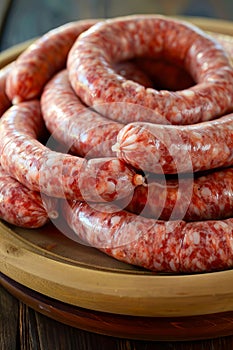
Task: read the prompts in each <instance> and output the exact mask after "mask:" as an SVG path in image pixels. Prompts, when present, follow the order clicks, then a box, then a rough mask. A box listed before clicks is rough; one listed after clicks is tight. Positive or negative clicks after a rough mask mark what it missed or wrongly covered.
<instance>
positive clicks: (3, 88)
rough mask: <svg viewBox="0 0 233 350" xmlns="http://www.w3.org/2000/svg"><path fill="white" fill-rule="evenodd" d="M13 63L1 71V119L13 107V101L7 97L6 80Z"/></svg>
mask: <svg viewBox="0 0 233 350" xmlns="http://www.w3.org/2000/svg"><path fill="white" fill-rule="evenodd" d="M12 65H13V63H10V64H8V65H7V66H5V67H3V68H2V69H0V117H1V115H2V114H3V113H4V112H5V111H6V110H7V109H8V108H9V107H10V106H11V101H10V100H9V98H8V97H7V95H6V79H7V77H8V74H9V72H10V70H11V69H12Z"/></svg>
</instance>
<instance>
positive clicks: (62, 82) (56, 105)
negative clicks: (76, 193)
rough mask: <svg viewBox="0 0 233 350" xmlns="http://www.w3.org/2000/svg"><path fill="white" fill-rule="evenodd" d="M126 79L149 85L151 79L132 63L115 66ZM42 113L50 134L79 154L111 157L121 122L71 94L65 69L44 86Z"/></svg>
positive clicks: (89, 156)
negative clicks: (98, 111) (104, 114)
mask: <svg viewBox="0 0 233 350" xmlns="http://www.w3.org/2000/svg"><path fill="white" fill-rule="evenodd" d="M114 69H115V70H116V71H117V72H119V74H122V75H124V76H127V77H128V78H129V79H134V80H135V81H140V83H141V84H145V85H149V84H152V82H151V81H150V80H149V78H147V76H146V75H145V74H144V73H143V72H142V71H141V70H140V69H139V68H138V67H137V66H136V64H134V63H132V62H121V63H119V64H117V65H116V66H115V68H114ZM41 108H42V114H43V117H44V120H45V124H46V127H47V128H48V130H49V131H50V132H51V134H52V135H53V137H54V138H55V139H56V140H58V141H59V142H61V143H62V144H65V145H67V150H68V149H69V150H70V151H71V152H72V153H74V154H78V155H80V156H86V157H88V158H91V157H100V156H104V157H110V156H113V151H112V149H111V148H112V146H113V144H114V143H116V137H117V134H118V132H119V131H120V129H121V128H122V127H123V124H121V123H117V122H114V121H112V120H109V119H107V118H105V117H103V116H101V115H99V114H98V113H96V112H94V111H92V110H91V109H90V108H88V107H87V106H86V105H84V104H83V103H82V101H81V100H80V99H79V98H78V96H77V95H76V94H75V93H74V90H73V89H72V87H71V85H70V82H69V79H68V73H67V70H63V71H60V72H58V73H57V74H56V75H55V76H54V77H53V78H52V79H51V80H50V81H49V82H48V83H47V84H46V86H45V88H44V90H43V93H42V96H41Z"/></svg>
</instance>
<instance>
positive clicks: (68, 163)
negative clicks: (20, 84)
mask: <svg viewBox="0 0 233 350" xmlns="http://www.w3.org/2000/svg"><path fill="white" fill-rule="evenodd" d="M44 129H45V126H44V122H43V118H42V115H41V110H40V102H39V101H37V100H32V101H27V102H22V103H21V104H18V105H15V106H12V107H11V108H10V109H8V110H7V111H6V112H5V114H4V115H3V116H2V120H1V124H0V138H1V144H0V162H1V164H2V167H3V168H4V169H5V170H6V171H7V172H8V173H9V174H11V175H12V176H13V177H14V178H16V179H17V180H18V181H19V182H21V183H22V184H24V185H25V186H27V187H28V188H30V189H31V190H34V191H38V192H42V193H44V194H47V195H49V196H51V197H62V198H70V199H83V198H85V199H86V200H95V201H105V200H106V201H112V200H115V199H118V198H120V197H124V196H126V195H129V194H130V193H131V192H132V191H133V189H134V187H135V186H136V185H140V184H142V181H143V178H142V176H141V175H139V174H136V173H135V171H134V170H133V169H131V167H127V165H126V164H125V163H124V162H122V161H120V160H118V159H117V158H94V159H90V160H86V159H84V158H79V157H75V156H72V155H69V154H63V153H59V152H55V151H52V150H50V149H49V148H47V147H46V146H45V145H43V144H41V143H40V142H39V140H37V139H40V137H42V136H43V133H44Z"/></svg>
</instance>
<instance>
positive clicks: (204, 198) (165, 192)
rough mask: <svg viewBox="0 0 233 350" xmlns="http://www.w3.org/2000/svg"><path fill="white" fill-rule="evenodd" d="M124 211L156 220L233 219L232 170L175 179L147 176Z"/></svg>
mask: <svg viewBox="0 0 233 350" xmlns="http://www.w3.org/2000/svg"><path fill="white" fill-rule="evenodd" d="M127 210H128V211H130V212H133V213H135V214H138V215H139V214H140V215H143V216H146V217H151V218H154V219H160V220H174V219H175V220H177V219H183V220H185V221H198V220H212V219H215V220H217V219H224V218H229V217H232V216H233V168H229V169H222V170H215V171H213V172H208V173H207V174H198V175H197V176H196V177H194V178H193V176H192V175H191V176H187V175H186V176H185V177H182V176H180V177H178V179H162V178H161V179H160V178H156V177H153V176H151V174H150V176H149V177H148V185H147V186H138V187H137V188H135V191H134V195H133V198H132V200H131V201H130V203H127Z"/></svg>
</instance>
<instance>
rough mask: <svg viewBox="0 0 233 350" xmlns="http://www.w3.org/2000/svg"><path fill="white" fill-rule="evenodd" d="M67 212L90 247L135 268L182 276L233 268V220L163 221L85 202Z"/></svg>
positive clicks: (68, 207) (67, 206)
mask: <svg viewBox="0 0 233 350" xmlns="http://www.w3.org/2000/svg"><path fill="white" fill-rule="evenodd" d="M110 206H111V209H112V212H109V207H110ZM63 211H64V215H65V218H66V220H67V222H68V224H69V226H70V227H71V228H72V229H73V230H74V232H75V233H76V234H77V236H78V238H79V239H81V240H83V242H84V243H85V244H89V245H91V246H92V247H95V248H98V249H100V250H102V251H103V252H105V253H106V254H108V255H110V256H112V257H114V258H116V259H118V260H121V261H123V262H126V263H129V264H132V265H137V266H141V267H144V268H146V269H149V270H152V271H159V272H176V273H177V272H186V273H193V272H207V271H216V270H223V269H228V268H231V267H232V266H233V246H232V239H233V219H227V220H222V221H220V220H219V221H216V220H212V221H211V220H210V221H200V222H185V221H182V220H178V221H161V220H154V219H149V218H144V217H141V216H137V215H135V214H132V213H129V212H126V211H120V210H119V208H117V207H114V206H113V205H108V207H107V208H106V205H104V204H102V205H101V204H99V205H95V206H89V205H88V204H87V203H84V202H72V203H68V202H64V203H63Z"/></svg>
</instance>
